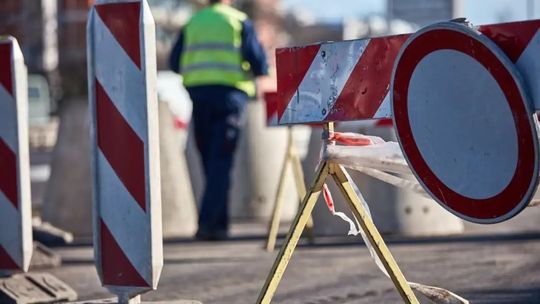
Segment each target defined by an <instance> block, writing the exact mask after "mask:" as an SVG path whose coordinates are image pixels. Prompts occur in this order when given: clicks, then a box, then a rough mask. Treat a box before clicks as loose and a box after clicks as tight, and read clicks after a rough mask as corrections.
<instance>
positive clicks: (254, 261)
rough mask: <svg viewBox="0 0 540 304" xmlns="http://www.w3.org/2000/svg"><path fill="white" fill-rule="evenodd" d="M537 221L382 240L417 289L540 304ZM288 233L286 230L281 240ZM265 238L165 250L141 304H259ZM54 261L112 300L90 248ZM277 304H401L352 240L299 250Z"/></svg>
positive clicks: (63, 275)
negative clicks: (180, 303)
mask: <svg viewBox="0 0 540 304" xmlns="http://www.w3.org/2000/svg"><path fill="white" fill-rule="evenodd" d="M48 160H49V153H33V154H32V165H33V170H34V173H33V174H34V175H35V176H34V177H33V183H32V186H33V198H34V199H36V201H35V202H34V203H35V207H39V205H40V203H41V198H42V196H43V190H44V183H43V182H44V180H46V178H47V175H48V173H47V170H46V168H45V169H44V168H41V169H39V166H41V165H44V164H46V163H47V162H48ZM40 170H41V171H40ZM40 172H41V173H40ZM40 176H41V177H40ZM539 219H540V207H535V208H528V209H526V210H525V211H524V212H523V213H522V214H520V215H519V216H517V217H516V218H514V219H512V220H510V221H507V222H505V223H502V224H497V225H489V226H483V225H473V224H467V226H466V233H465V234H463V235H459V236H452V237H436V238H418V239H405V238H399V237H389V236H387V237H385V239H386V240H387V242H388V244H389V247H390V250H391V251H392V253H393V254H394V256H395V258H396V260H397V261H398V263H399V265H400V266H401V268H402V270H403V272H404V273H405V275H406V276H407V278H408V279H409V280H410V281H415V282H420V283H425V284H430V285H436V286H441V287H444V288H447V289H450V290H452V291H454V292H456V293H458V294H460V295H462V296H464V297H466V298H468V299H469V300H471V303H479V304H482V303H495V304H503V303H505V304H506V303H540V226H539V225H538V223H539ZM286 230H287V227H286V226H283V227H282V233H285V232H286ZM264 235H265V224H264V223H236V224H235V225H234V226H233V233H232V236H233V238H232V240H230V241H225V242H194V241H191V240H188V239H184V240H175V241H170V242H167V243H166V245H165V267H164V269H163V274H162V277H161V280H160V284H159V289H158V290H157V291H154V292H151V293H148V294H146V295H144V297H143V299H144V300H174V299H188V298H189V299H196V300H200V301H203V302H204V303H234V304H244V303H246V304H248V303H254V302H255V299H256V298H257V295H258V293H259V291H260V289H261V287H262V285H263V282H264V279H265V278H266V276H267V274H268V272H269V270H270V267H271V265H272V263H273V261H274V258H275V256H276V254H277V251H275V252H273V253H267V252H265V251H264V250H263V249H262V248H263V243H264ZM54 251H55V252H58V253H60V254H61V256H62V257H63V260H64V265H63V266H62V267H60V268H57V269H53V270H51V271H50V272H51V273H53V274H54V275H56V276H58V277H59V278H60V279H62V280H64V281H66V282H68V283H69V284H70V285H71V286H72V287H73V288H74V289H76V291H77V292H78V293H79V296H80V299H81V300H88V299H95V298H103V297H110V296H111V295H110V294H109V293H108V292H107V290H106V289H104V288H102V287H101V286H100V283H99V279H98V277H97V274H96V271H95V268H94V265H93V253H92V248H91V246H90V245H89V244H88V243H87V244H84V243H79V244H77V245H73V246H69V247H59V248H54ZM274 300H275V301H274V302H275V303H306V304H307V303H309V304H330V303H399V302H401V301H400V298H399V296H398V294H397V292H396V291H395V289H394V288H393V286H392V284H391V282H390V280H389V279H387V278H386V277H385V276H384V275H383V274H381V273H380V271H379V270H378V269H377V268H376V266H375V264H374V263H373V262H372V260H371V259H370V257H369V253H368V251H367V249H366V248H365V246H364V245H363V244H362V241H361V239H359V238H355V237H348V238H345V237H343V238H318V239H317V240H316V244H315V245H306V244H300V246H299V248H298V249H297V251H296V253H295V255H294V256H293V259H292V261H291V263H290V264H289V268H288V269H287V272H286V273H285V275H284V277H283V280H282V282H281V285H280V287H279V289H278V292H277V294H276V296H275V298H274ZM421 301H422V302H423V303H427V301H426V300H423V299H421Z"/></svg>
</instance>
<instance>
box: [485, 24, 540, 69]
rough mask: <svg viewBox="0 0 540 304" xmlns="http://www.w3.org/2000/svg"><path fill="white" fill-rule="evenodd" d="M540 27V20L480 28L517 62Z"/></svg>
mask: <svg viewBox="0 0 540 304" xmlns="http://www.w3.org/2000/svg"><path fill="white" fill-rule="evenodd" d="M539 29H540V20H533V21H521V22H510V23H501V24H491V25H483V26H480V28H479V30H480V32H482V34H484V35H486V36H487V37H488V38H489V39H491V40H493V42H495V43H496V44H497V45H498V46H499V47H500V48H501V49H502V50H503V51H504V52H505V53H506V55H508V57H509V58H510V60H512V61H513V62H516V61H517V60H518V59H519V56H521V54H522V53H523V51H524V50H525V48H526V47H527V45H528V44H529V42H530V41H531V39H532V37H533V36H534V34H536V32H537V31H538V30H539Z"/></svg>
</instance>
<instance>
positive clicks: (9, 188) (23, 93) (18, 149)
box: [0, 36, 33, 274]
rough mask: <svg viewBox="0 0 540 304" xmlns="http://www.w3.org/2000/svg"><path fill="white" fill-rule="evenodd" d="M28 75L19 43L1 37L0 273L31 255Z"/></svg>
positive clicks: (20, 266)
mask: <svg viewBox="0 0 540 304" xmlns="http://www.w3.org/2000/svg"><path fill="white" fill-rule="evenodd" d="M31 208H32V206H31V198H30V163H29V151H28V93H27V72H26V66H25V65H24V58H23V55H22V53H21V49H20V48H19V44H18V43H17V40H16V39H15V38H13V37H5V36H4V37H0V274H11V273H15V272H21V271H27V270H28V267H29V266H30V259H31V256H32V250H33V247H32V214H31V212H32V210H31Z"/></svg>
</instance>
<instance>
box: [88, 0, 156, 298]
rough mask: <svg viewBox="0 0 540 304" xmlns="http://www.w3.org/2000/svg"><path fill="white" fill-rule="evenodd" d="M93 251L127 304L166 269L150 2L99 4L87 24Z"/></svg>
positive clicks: (104, 277)
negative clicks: (126, 300) (92, 183)
mask: <svg viewBox="0 0 540 304" xmlns="http://www.w3.org/2000/svg"><path fill="white" fill-rule="evenodd" d="M87 41H88V42H87V45H88V90H89V98H90V112H91V116H92V119H91V137H92V149H93V152H92V171H93V173H92V174H93V180H94V187H93V199H94V245H95V246H94V251H95V256H96V267H97V270H98V273H99V276H100V279H101V282H102V284H103V285H104V286H105V287H107V288H108V289H109V290H111V291H112V292H113V293H115V294H117V295H118V296H119V298H120V300H121V301H123V300H122V299H124V300H125V299H129V298H131V297H134V296H136V295H138V294H141V293H143V292H146V291H148V290H152V289H156V288H157V284H158V280H159V277H160V274H161V270H162V268H163V244H162V226H161V225H162V224H161V194H160V169H159V163H160V162H159V142H158V141H159V134H158V109H157V106H158V102H157V89H156V82H157V76H156V73H157V72H156V49H155V45H156V42H155V26H154V20H153V17H152V15H151V13H150V9H149V7H148V4H147V2H146V1H145V0H142V1H118V0H116V1H115V0H98V1H96V3H95V4H94V6H93V7H92V9H91V11H90V15H89V19H88V25H87Z"/></svg>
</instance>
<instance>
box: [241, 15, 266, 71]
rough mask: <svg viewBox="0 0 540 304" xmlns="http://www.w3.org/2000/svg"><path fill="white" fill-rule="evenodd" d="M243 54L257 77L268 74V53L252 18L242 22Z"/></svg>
mask: <svg viewBox="0 0 540 304" xmlns="http://www.w3.org/2000/svg"><path fill="white" fill-rule="evenodd" d="M242 56H243V57H244V59H245V60H246V61H247V62H249V64H250V65H251V71H252V72H253V75H254V76H255V77H258V76H263V75H268V62H267V61H266V54H265V53H264V49H263V47H262V45H261V43H260V42H259V39H258V38H257V33H256V32H255V27H254V26H253V23H252V22H251V21H250V20H245V21H244V22H243V23H242Z"/></svg>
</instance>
